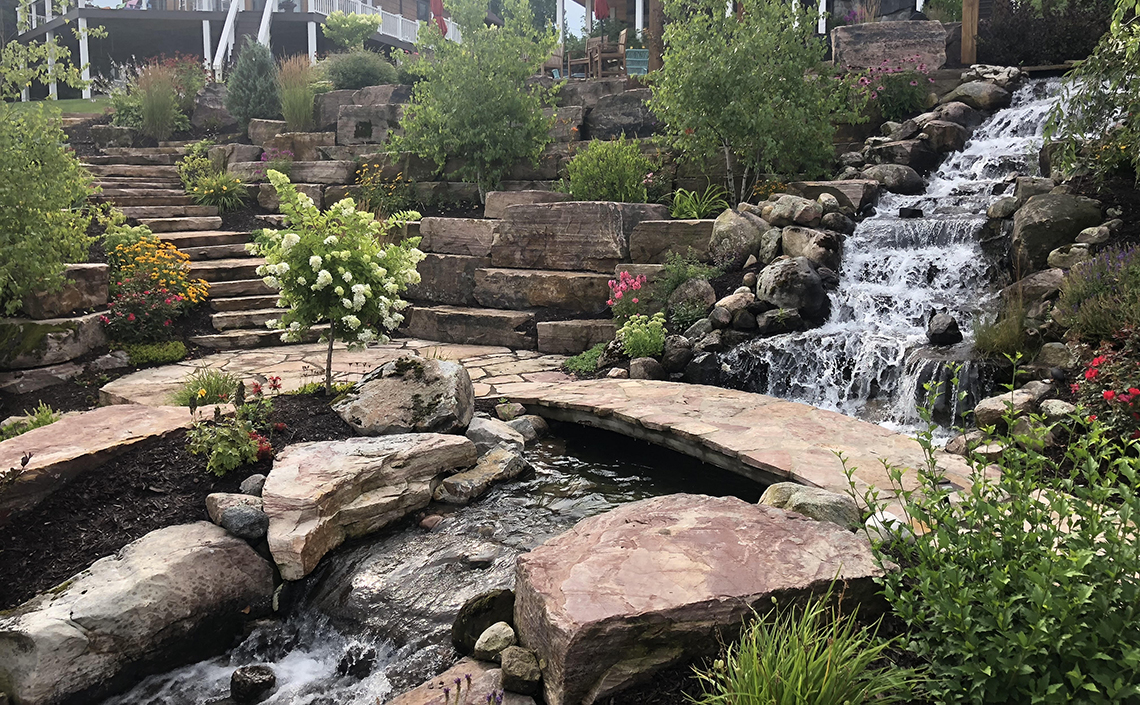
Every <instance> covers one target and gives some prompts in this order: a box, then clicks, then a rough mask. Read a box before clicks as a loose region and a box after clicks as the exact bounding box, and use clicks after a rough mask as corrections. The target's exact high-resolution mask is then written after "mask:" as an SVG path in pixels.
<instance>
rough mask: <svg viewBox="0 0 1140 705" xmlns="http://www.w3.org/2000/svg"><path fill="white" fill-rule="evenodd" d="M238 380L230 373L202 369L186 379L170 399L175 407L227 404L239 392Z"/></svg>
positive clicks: (207, 368) (208, 368)
mask: <svg viewBox="0 0 1140 705" xmlns="http://www.w3.org/2000/svg"><path fill="white" fill-rule="evenodd" d="M237 386H238V378H237V377H235V376H234V375H233V374H231V373H229V372H222V371H221V370H215V369H213V368H210V367H200V368H198V369H196V370H194V372H192V373H191V374H190V376H189V377H187V378H186V381H185V382H183V383H182V386H181V387H179V388H178V390H177V391H176V392H174V394H173V395H172V396H171V397H170V403H171V404H173V405H174V406H191V403H193V406H195V407H202V406H206V405H208V404H225V403H227V402H229V401H231V400H232V399H233V396H234V392H236V391H237Z"/></svg>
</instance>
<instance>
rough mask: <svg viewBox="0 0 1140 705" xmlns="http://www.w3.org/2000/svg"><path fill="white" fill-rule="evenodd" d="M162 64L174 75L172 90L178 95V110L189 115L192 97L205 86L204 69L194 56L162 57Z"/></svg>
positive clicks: (191, 110) (192, 108) (192, 107)
mask: <svg viewBox="0 0 1140 705" xmlns="http://www.w3.org/2000/svg"><path fill="white" fill-rule="evenodd" d="M162 65H163V66H164V67H166V68H168V69H170V71H171V73H172V74H173V76H174V92H175V94H176V95H177V97H178V110H179V111H181V113H182V114H183V115H186V116H189V115H190V114H191V113H193V112H194V99H195V98H196V97H197V96H198V91H200V90H202V89H203V88H205V87H206V70H205V69H203V68H202V60H201V59H199V58H198V57H196V56H191V55H184V54H175V55H174V56H173V57H169V58H163V59H162Z"/></svg>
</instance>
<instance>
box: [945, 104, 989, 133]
mask: <svg viewBox="0 0 1140 705" xmlns="http://www.w3.org/2000/svg"><path fill="white" fill-rule="evenodd" d="M932 114H933V119H935V120H945V121H946V122H953V123H956V124H958V125H961V126H962V127H964V128H966V129H967V130H973V129H974V128H975V127H977V126H978V125H981V124H982V121H983V120H984V119H985V118H984V117H982V114H981V113H979V112H978V111H977V110H974V109H973V108H972V107H970V106H969V105H966V104H965V103H960V102H958V101H952V102H946V103H943V104H942V105H939V106H938V107H937V108H935V109H934V110H933V113H932Z"/></svg>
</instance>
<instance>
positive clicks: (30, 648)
mask: <svg viewBox="0 0 1140 705" xmlns="http://www.w3.org/2000/svg"><path fill="white" fill-rule="evenodd" d="M273 587H274V586H273V570H272V568H271V567H270V565H269V563H268V562H267V561H265V560H264V559H263V558H261V557H260V556H258V555H257V554H256V553H255V552H254V551H253V549H252V548H250V546H249V544H247V543H246V542H245V541H242V540H241V539H238V538H235V537H233V536H230V535H229V534H227V533H226V531H225V529H223V528H221V527H219V526H214V525H213V524H211V523H209V522H204V521H200V522H195V523H193V524H183V525H180V526H170V527H167V528H165V529H159V530H158V531H152V532H150V533H149V534H147V535H146V536H144V537H142V538H141V539H139V540H137V541H135V542H133V543H131V544H128V545H127V546H126V547H124V548H123V549H122V550H121V551H119V552H118V553H116V554H115V555H113V556H108V557H106V558H102V559H100V560H98V561H96V562H95V563H93V564H92V565H91V567H90V568H88V569H87V570H85V571H83V572H81V573H79V574H78V575H76V576H75V577H73V578H72V579H71V580H68V581H67V582H65V583H63V584H62V585H60V586H59V587H57V588H55V589H53V590H50V591H48V592H46V593H43V594H42V595H39V596H37V597H35V598H33V599H31V600H29V601H28V602H25V603H24V604H23V605H20V606H19V607H17V608H16V609H14V610H12V611H10V612H7V613H5V614H4V615H3V616H2V617H0V684H3V687H4V691H5V692H7V694H8V695H9V696H10V697H12V698H13V699H14V701H15V702H17V703H20V704H21V705H48V704H51V703H58V702H65V701H67V702H97V701H99V700H101V697H100V696H102V695H106V694H108V693H109V692H110V691H113V690H114V689H115V687H116V685H119V684H120V682H119V681H120V677H121V676H123V675H127V676H128V677H134V676H137V675H138V674H140V673H142V674H145V673H147V672H148V671H149V672H154V671H162V670H169V669H171V668H174V667H175V666H178V665H180V664H181V663H187V662H189V661H193V660H198V659H201V658H205V657H208V656H211V655H213V654H214V653H219V652H220V651H222V650H224V649H225V648H226V646H228V645H229V644H230V642H231V640H232V639H233V636H234V633H235V632H237V631H238V630H239V629H240V626H241V624H242V620H243V617H244V616H245V615H253V616H256V614H257V613H259V612H261V613H264V611H265V609H266V607H267V606H268V602H269V600H270V598H271V597H272V595H273Z"/></svg>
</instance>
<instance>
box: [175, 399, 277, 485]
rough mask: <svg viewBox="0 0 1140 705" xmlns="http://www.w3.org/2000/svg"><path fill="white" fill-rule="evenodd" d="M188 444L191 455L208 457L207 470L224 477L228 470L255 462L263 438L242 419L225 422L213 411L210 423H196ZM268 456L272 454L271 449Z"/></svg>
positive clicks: (219, 411) (188, 436)
mask: <svg viewBox="0 0 1140 705" xmlns="http://www.w3.org/2000/svg"><path fill="white" fill-rule="evenodd" d="M187 440H188V441H189V442H188V444H187V446H188V447H189V449H190V453H191V454H192V455H205V456H207V461H206V469H207V470H208V471H210V472H212V473H213V474H215V475H217V476H218V477H224V476H225V475H226V474H228V473H229V472H230V471H231V470H236V469H237V468H239V467H241V466H242V465H248V464H250V463H253V462H256V461H257V458H258V454H259V451H260V449H261V448H262V441H263V437H262V436H261V435H260V434H258V433H257V431H255V430H254V428H253V425H252V424H250V423H249V422H248V421H246V420H245V419H243V418H240V417H239V416H237V415H235V416H234V417H232V418H225V417H223V416H222V414H221V410H220V409H219V408H218V407H214V419H213V421H199V422H197V423H195V424H194V426H193V427H192V428H191V429H190V432H189V433H188V434H187ZM269 452H270V453H272V446H270V447H269Z"/></svg>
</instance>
